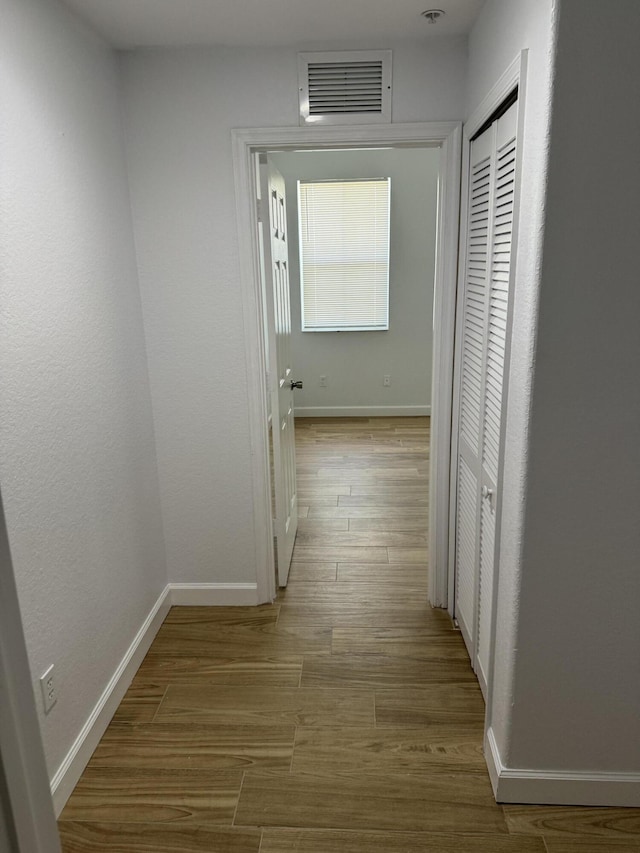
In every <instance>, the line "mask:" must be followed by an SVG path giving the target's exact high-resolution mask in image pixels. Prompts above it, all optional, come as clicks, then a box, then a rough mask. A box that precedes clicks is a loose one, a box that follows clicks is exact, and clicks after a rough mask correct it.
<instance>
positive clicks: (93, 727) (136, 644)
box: [51, 583, 258, 817]
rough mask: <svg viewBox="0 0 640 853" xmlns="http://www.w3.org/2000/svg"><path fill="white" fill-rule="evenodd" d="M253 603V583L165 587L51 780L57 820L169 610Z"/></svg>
mask: <svg viewBox="0 0 640 853" xmlns="http://www.w3.org/2000/svg"><path fill="white" fill-rule="evenodd" d="M257 603H258V589H257V584H255V583H171V584H167V586H166V587H165V588H164V590H163V591H162V593H161V594H160V596H159V598H158V600H157V601H156V603H155V604H154V605H153V607H152V609H151V612H150V613H149V615H148V616H147V618H146V619H145V620H144V623H143V624H142V627H141V628H140V630H139V631H138V633H137V634H136V636H135V638H134V640H133V642H132V643H131V645H130V646H129V648H128V649H127V651H126V653H125V655H124V657H123V658H122V660H121V661H120V664H119V665H118V668H117V669H116V671H115V672H114V674H113V676H112V677H111V679H110V680H109V683H108V684H107V686H106V687H105V689H104V691H103V692H102V695H101V696H100V699H99V700H98V702H97V704H96V706H95V708H94V709H93V711H92V712H91V714H90V715H89V719H88V720H87V722H86V723H85V724H84V726H83V727H82V730H81V731H80V734H79V735H78V737H77V738H76V739H75V741H74V743H73V746H72V747H71V749H70V750H69V752H68V753H67V755H66V757H65V759H64V761H63V762H62V764H61V765H60V767H59V768H58V771H57V773H56V774H55V776H54V777H53V779H52V780H51V795H52V797H53V806H54V809H55V813H56V816H57V817H58V816H59V815H60V813H61V812H62V809H63V808H64V807H65V804H66V802H67V800H68V799H69V797H70V795H71V792H72V791H73V789H74V788H75V786H76V785H77V784H78V780H79V779H80V776H81V775H82V772H83V770H84V769H85V767H86V766H87V763H88V761H89V759H90V758H91V756H92V755H93V752H94V750H95V748H96V747H97V745H98V743H99V742H100V738H101V737H102V735H103V734H104V733H105V731H106V729H107V726H108V725H109V723H110V722H111V718H112V717H113V715H114V714H115V712H116V709H117V707H118V705H119V704H120V702H121V701H122V697H123V696H124V694H125V693H126V692H127V689H128V687H129V685H130V684H131V682H132V681H133V677H134V675H135V674H136V672H137V671H138V669H139V667H140V664H141V663H142V661H143V658H144V656H145V655H146V653H147V652H148V651H149V647H150V646H151V643H152V642H153V640H154V638H155V636H156V634H157V633H158V631H159V630H160V626H161V625H162V623H163V622H164V620H165V618H166V616H167V613H168V612H169V609H170V608H171V607H172V606H173V605H186V606H189V605H190V606H201V607H215V606H218V607H220V606H252V605H255V604H257Z"/></svg>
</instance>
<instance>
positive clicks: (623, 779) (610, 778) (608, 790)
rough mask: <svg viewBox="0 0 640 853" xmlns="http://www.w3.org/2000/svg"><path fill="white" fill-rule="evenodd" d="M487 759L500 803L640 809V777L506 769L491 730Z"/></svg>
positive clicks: (487, 742)
mask: <svg viewBox="0 0 640 853" xmlns="http://www.w3.org/2000/svg"><path fill="white" fill-rule="evenodd" d="M485 756H486V760H487V766H488V768H489V776H490V778H491V784H492V786H493V792H494V794H495V798H496V801H497V802H498V803H531V804H536V803H542V804H545V805H559V806H571V805H575V806H623V807H632V808H637V807H639V806H640V773H601V772H598V771H592V772H587V771H584V770H539V769H536V770H532V769H525V768H513V767H505V766H504V765H503V763H502V760H501V758H500V752H499V750H498V745H497V743H496V739H495V736H494V733H493V730H492V729H491V728H490V729H489V730H488V731H487V734H486V736H485Z"/></svg>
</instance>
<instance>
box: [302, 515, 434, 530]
mask: <svg viewBox="0 0 640 853" xmlns="http://www.w3.org/2000/svg"><path fill="white" fill-rule="evenodd" d="M310 520H311V521H312V522H313V521H314V519H310ZM320 521H321V519H316V523H318V522H320ZM327 521H334V522H335V521H342V519H335V518H334V519H327ZM347 522H348V524H349V530H350V531H352V532H353V533H361V532H363V531H365V530H382V531H385V530H393V531H396V530H399V531H403V530H408V531H411V530H418V531H425V533H426V530H427V521H426V518H425V517H424V516H417V517H411V516H409V517H407V518H389V517H388V516H385V517H383V518H349V519H347Z"/></svg>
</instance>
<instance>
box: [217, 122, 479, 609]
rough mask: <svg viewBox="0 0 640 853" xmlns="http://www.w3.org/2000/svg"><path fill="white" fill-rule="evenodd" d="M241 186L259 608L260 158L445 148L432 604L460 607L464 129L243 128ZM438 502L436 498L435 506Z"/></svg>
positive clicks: (263, 392)
mask: <svg viewBox="0 0 640 853" xmlns="http://www.w3.org/2000/svg"><path fill="white" fill-rule="evenodd" d="M231 140H232V146H233V169H234V179H235V189H236V215H237V224H238V251H239V260H240V289H241V294H242V306H243V313H244V337H245V352H246V360H247V398H248V404H249V406H248V408H249V431H250V442H251V474H252V478H253V517H254V527H253V536H254V541H255V552H256V576H257V593H258V601H259V602H267V601H272V600H273V599H274V598H275V594H276V585H275V571H274V565H275V564H274V549H273V530H272V518H271V491H270V478H271V475H270V471H269V444H268V404H267V389H266V371H267V363H266V357H265V356H266V349H265V332H264V326H263V316H264V313H263V311H264V306H263V295H262V288H261V280H260V263H261V258H260V251H259V245H258V205H257V202H256V199H257V197H258V195H259V190H258V187H257V180H258V177H257V170H256V155H257V154H258V153H260V152H265V151H266V152H275V151H290V150H300V149H305V148H306V149H322V148H326V149H328V150H330V149H332V148H365V147H376V146H389V147H402V146H408V147H428V146H433V147H438V148H440V172H439V177H438V212H437V234H436V266H435V279H434V306H433V330H434V336H433V385H432V389H433V390H432V403H431V471H430V483H429V554H430V572H429V587H428V597H429V601H430V602H431V604H432V605H433V606H434V607H446V608H448V609H449V612H450V613H452V610H453V599H452V597H451V596H450V595H449V563H450V561H449V543H450V536H449V534H450V531H449V511H450V491H449V490H450V469H451V417H452V404H453V355H454V338H455V311H456V301H457V300H456V288H457V270H458V230H459V224H460V218H459V214H460V175H461V152H462V123H461V122H420V123H412V124H387V125H353V126H351V125H341V126H326V127H279V128H243V129H235V130H232V131H231ZM436 496H437V499H436Z"/></svg>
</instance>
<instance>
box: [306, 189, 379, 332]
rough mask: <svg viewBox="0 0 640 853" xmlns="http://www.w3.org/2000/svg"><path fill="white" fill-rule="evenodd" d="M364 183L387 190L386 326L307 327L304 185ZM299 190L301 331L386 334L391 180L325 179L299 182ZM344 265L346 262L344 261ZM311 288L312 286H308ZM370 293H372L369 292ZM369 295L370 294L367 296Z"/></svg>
mask: <svg viewBox="0 0 640 853" xmlns="http://www.w3.org/2000/svg"><path fill="white" fill-rule="evenodd" d="M364 182H369V183H371V182H376V183H382V182H384V183H385V184H386V189H387V211H386V213H387V223H386V275H385V292H384V297H385V306H384V307H385V314H386V322H385V324H384V325H365V324H358V325H346V324H344V325H342V324H336V323H331V324H329V323H328V324H327V325H324V326H307V323H306V319H305V275H304V268H305V257H304V250H303V243H304V241H303V229H304V225H305V223H304V222H303V217H302V204H301V196H302V187H303V185H305V184H307V185H309V184H311V185H314V186H315V185H317V184H329V183H332V184H358V183H364ZM297 188H298V198H297V202H298V246H299V251H298V254H299V261H300V329H301V331H302V332H386V331H388V329H389V263H390V248H391V178H389V177H385V178H325V179H322V180H299V181H298V182H297ZM342 263H344V261H342ZM308 286H309V287H311V285H308ZM369 292H370V291H369ZM369 292H368V293H369ZM367 295H368V294H367Z"/></svg>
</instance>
